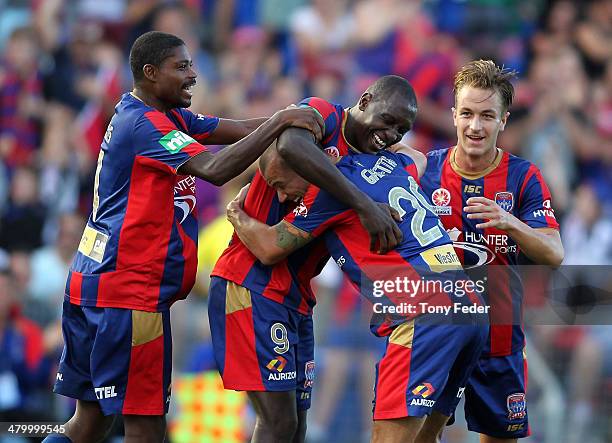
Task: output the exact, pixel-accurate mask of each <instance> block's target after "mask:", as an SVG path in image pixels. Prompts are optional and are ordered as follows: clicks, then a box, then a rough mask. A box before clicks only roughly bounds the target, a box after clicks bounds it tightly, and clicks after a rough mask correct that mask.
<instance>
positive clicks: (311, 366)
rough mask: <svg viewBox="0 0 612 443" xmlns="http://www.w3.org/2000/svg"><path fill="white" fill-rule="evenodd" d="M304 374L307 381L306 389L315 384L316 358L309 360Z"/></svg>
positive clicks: (305, 383)
mask: <svg viewBox="0 0 612 443" xmlns="http://www.w3.org/2000/svg"><path fill="white" fill-rule="evenodd" d="M304 374H305V376H306V381H305V382H304V389H306V388H310V387H311V386H312V385H313V384H314V379H315V362H314V360H310V361H307V362H306V364H305V365H304Z"/></svg>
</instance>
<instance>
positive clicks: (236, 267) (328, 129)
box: [211, 97, 349, 315]
mask: <svg viewBox="0 0 612 443" xmlns="http://www.w3.org/2000/svg"><path fill="white" fill-rule="evenodd" d="M300 106H311V107H313V108H314V109H316V110H317V112H318V113H320V114H321V116H322V117H323V120H324V121H325V132H324V136H323V142H322V146H323V148H324V149H325V150H326V152H327V153H328V154H329V155H330V156H334V157H339V156H341V155H347V154H348V153H349V151H348V150H349V144H348V143H347V141H346V139H345V138H344V133H343V128H344V121H345V118H346V115H345V114H346V113H345V110H344V109H343V108H342V107H341V106H340V105H334V104H331V103H329V102H328V101H326V100H323V99H321V98H318V97H311V98H307V99H305V100H303V101H301V102H300ZM294 209H295V205H293V204H288V203H281V202H280V201H279V200H278V195H277V193H276V190H275V189H274V188H272V187H270V186H268V184H267V183H266V181H265V180H264V178H263V177H262V175H261V174H260V173H259V172H257V173H256V174H255V177H254V178H253V180H252V181H251V186H250V188H249V191H248V193H247V196H246V199H245V202H244V211H245V212H246V213H247V214H248V215H249V216H251V217H253V218H255V219H256V220H259V221H260V222H263V223H266V224H268V225H271V226H272V225H275V224H276V223H278V222H280V221H281V220H282V219H283V217H284V216H285V215H287V213H289V212H290V211H292V210H294ZM328 258H329V255H328V253H327V249H326V248H325V245H324V244H323V242H313V243H312V244H310V245H307V246H306V247H304V248H302V249H300V250H298V251H295V252H294V253H293V254H291V255H290V256H289V257H287V258H286V259H285V260H283V261H281V262H280V263H277V264H275V265H274V266H266V265H263V264H262V263H261V262H260V261H259V260H257V257H255V256H254V255H253V254H252V253H251V251H249V249H248V248H247V247H246V246H245V245H244V243H242V241H241V240H240V238H239V237H238V235H237V234H236V233H235V232H234V234H233V236H232V239H231V241H230V244H229V246H228V247H227V248H226V249H225V251H223V254H221V257H219V260H218V261H217V263H216V265H215V268H214V269H213V271H212V274H211V275H212V276H216V277H221V278H224V279H226V280H229V281H232V282H234V283H236V284H238V285H240V286H243V287H245V288H248V289H250V290H252V291H255V292H257V293H258V294H261V295H263V296H264V297H267V298H269V299H271V300H274V301H276V302H278V303H280V304H283V305H285V306H287V307H288V308H290V309H294V310H297V311H298V312H300V313H302V314H305V315H310V314H312V309H313V308H314V306H315V304H316V298H315V295H314V293H313V291H312V288H311V286H310V280H311V279H312V278H313V277H314V276H316V275H317V274H318V273H319V272H320V271H321V269H322V266H323V265H324V264H325V262H326V261H327V259H328Z"/></svg>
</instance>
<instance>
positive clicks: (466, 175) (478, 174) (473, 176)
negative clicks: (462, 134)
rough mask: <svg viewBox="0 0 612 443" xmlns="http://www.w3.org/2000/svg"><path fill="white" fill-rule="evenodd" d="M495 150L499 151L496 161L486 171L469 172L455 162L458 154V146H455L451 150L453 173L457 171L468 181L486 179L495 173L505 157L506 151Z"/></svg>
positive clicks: (450, 161) (450, 160)
mask: <svg viewBox="0 0 612 443" xmlns="http://www.w3.org/2000/svg"><path fill="white" fill-rule="evenodd" d="M495 149H496V150H497V155H496V156H495V159H494V160H493V162H492V163H491V164H490V165H489V166H487V168H486V169H483V170H482V171H478V172H469V171H466V170H464V169H461V167H460V166H459V165H458V164H457V162H456V161H455V153H456V152H457V146H453V148H452V150H451V153H450V159H449V163H450V165H451V168H453V171H455V172H456V173H457V174H459V175H460V176H461V177H463V178H467V179H468V180H476V179H478V178H482V177H484V176H485V175H487V174H488V173H490V172H491V171H493V170H494V169H495V168H497V167H498V166H499V164H500V163H501V161H502V157H503V156H504V151H502V150H501V149H499V148H495Z"/></svg>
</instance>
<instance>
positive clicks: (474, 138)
mask: <svg viewBox="0 0 612 443" xmlns="http://www.w3.org/2000/svg"><path fill="white" fill-rule="evenodd" d="M466 137H467V138H468V139H470V140H472V141H473V142H475V143H479V142H481V141H483V140H484V137H483V136H481V135H466Z"/></svg>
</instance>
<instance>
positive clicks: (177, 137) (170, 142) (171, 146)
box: [159, 130, 196, 154]
mask: <svg viewBox="0 0 612 443" xmlns="http://www.w3.org/2000/svg"><path fill="white" fill-rule="evenodd" d="M195 142H196V141H195V140H194V139H192V138H191V137H189V136H188V135H187V134H185V133H183V132H181V131H178V130H176V131H170V132H168V133H167V134H166V135H164V136H163V137H162V138H161V139H159V144H160V145H162V146H163V147H164V148H166V149H167V150H168V152H170V153H171V154H176V153H177V152H179V151H180V150H181V149H183V148H184V147H185V146H188V145H190V144H191V143H195Z"/></svg>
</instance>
